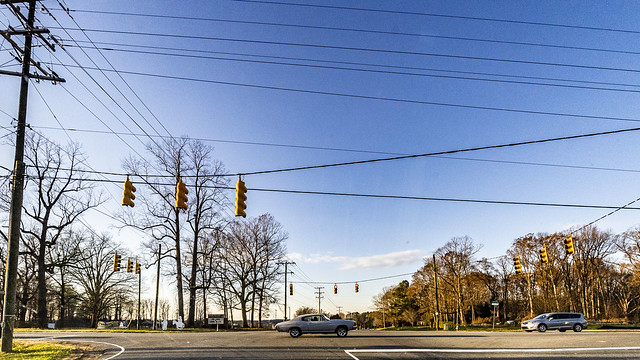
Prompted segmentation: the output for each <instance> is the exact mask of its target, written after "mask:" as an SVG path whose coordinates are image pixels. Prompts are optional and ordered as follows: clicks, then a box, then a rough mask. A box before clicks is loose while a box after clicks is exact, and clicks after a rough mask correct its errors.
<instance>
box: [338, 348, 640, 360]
mask: <svg viewBox="0 0 640 360" xmlns="http://www.w3.org/2000/svg"><path fill="white" fill-rule="evenodd" d="M612 350H614V351H615V350H617V351H620V350H640V346H621V347H598V348H595V347H593V348H554V349H535V348H532V349H353V350H345V351H344V352H345V353H347V355H349V356H351V357H352V358H353V359H354V360H360V359H358V357H356V356H355V355H353V353H361V354H362V353H412V352H415V353H496V352H499V353H507V352H523V351H527V352H561V351H563V352H564V351H579V352H586V351H612Z"/></svg>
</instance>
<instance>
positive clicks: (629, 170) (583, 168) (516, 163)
mask: <svg viewBox="0 0 640 360" xmlns="http://www.w3.org/2000/svg"><path fill="white" fill-rule="evenodd" d="M31 127H32V128H35V129H45V130H58V131H60V130H64V131H69V132H84V133H89V134H109V135H114V134H117V135H123V136H133V134H131V133H125V132H110V131H104V130H90V129H78V128H65V129H61V128H57V127H52V126H37V125H32V126H31ZM138 135H140V136H142V135H141V134H138ZM151 136H156V137H163V136H162V135H160V136H158V135H151ZM190 139H191V140H196V141H202V142H213V143H226V144H240V145H255V146H272V147H281V148H292V149H307V150H321V151H338V152H349V153H362V154H377V155H411V154H409V153H398V152H390V151H374V150H362V149H347V148H335V147H325V146H308V145H295V144H280V143H267V142H255V141H242V140H225V139H210V138H202V137H197V138H190ZM430 157H433V158H437V159H450V160H462V161H477V162H486V163H497V164H512V165H529V166H544V167H555V168H567V169H581V170H601V171H615V172H627V173H640V169H625V168H610V167H600V166H583V165H569V164H552V163H538V162H530V161H512V160H496V159H480V158H468V157H455V156H439V155H432V156H430ZM111 175H126V174H122V173H111ZM236 175H237V174H236ZM236 175H233V176H236Z"/></svg>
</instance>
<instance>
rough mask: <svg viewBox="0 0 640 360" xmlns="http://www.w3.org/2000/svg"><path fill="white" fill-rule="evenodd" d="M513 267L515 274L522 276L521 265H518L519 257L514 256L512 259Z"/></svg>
mask: <svg viewBox="0 0 640 360" xmlns="http://www.w3.org/2000/svg"><path fill="white" fill-rule="evenodd" d="M513 266H515V268H516V274H522V265H521V264H520V256H518V255H516V256H515V257H514V258H513Z"/></svg>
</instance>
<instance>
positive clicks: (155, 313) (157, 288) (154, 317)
mask: <svg viewBox="0 0 640 360" xmlns="http://www.w3.org/2000/svg"><path fill="white" fill-rule="evenodd" d="M161 254H162V244H158V272H157V273H156V303H155V306H154V309H153V330H156V329H157V328H158V327H157V325H156V323H157V322H158V291H159V290H160V256H161Z"/></svg>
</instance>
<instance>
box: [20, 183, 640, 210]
mask: <svg viewBox="0 0 640 360" xmlns="http://www.w3.org/2000/svg"><path fill="white" fill-rule="evenodd" d="M25 176H26V177H27V178H28V177H29V175H25ZM131 176H140V175H136V174H133V175H131ZM70 180H82V181H94V182H108V183H114V184H120V183H122V181H121V180H109V179H90V178H82V179H80V178H77V179H76V178H71V179H70ZM145 183H146V184H147V185H153V186H175V184H174V183H154V182H149V181H145ZM202 188H206V189H218V190H236V188H235V187H231V186H202ZM249 191H251V192H254V191H255V192H271V193H286V194H300V195H325V196H345V197H359V198H377V199H400V200H422V201H441V202H459V203H478V204H494V205H525V206H545V207H566V208H582V209H614V210H623V209H624V210H640V207H629V206H626V205H625V206H624V207H619V206H610V205H589V204H563V203H543V202H523V201H506V200H481V199H462V198H438V197H424V196H408V195H382V194H362V193H342V192H328V191H308V190H286V189H260V188H249ZM634 202H635V201H634Z"/></svg>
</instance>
